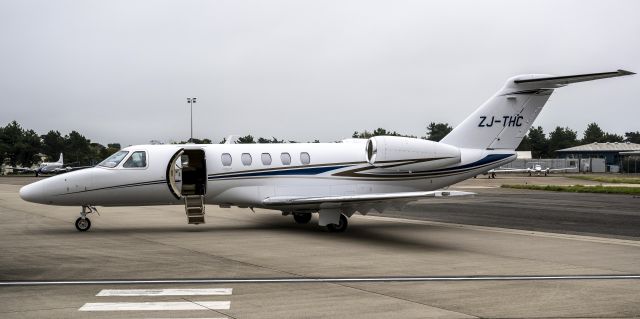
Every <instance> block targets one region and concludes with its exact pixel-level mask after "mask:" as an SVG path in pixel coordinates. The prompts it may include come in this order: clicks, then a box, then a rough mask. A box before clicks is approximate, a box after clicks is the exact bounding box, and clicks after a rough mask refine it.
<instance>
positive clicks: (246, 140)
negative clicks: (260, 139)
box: [237, 135, 256, 144]
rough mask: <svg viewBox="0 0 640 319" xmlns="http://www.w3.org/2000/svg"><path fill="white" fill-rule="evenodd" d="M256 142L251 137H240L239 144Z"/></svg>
mask: <svg viewBox="0 0 640 319" xmlns="http://www.w3.org/2000/svg"><path fill="white" fill-rule="evenodd" d="M255 142H256V141H254V140H253V136H251V135H247V136H242V137H239V138H238V141H237V143H238V144H254V143H255Z"/></svg>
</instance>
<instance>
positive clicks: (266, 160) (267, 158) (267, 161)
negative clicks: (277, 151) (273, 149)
mask: <svg viewBox="0 0 640 319" xmlns="http://www.w3.org/2000/svg"><path fill="white" fill-rule="evenodd" d="M260 158H261V159H262V165H271V154H269V153H262V155H261V156H260Z"/></svg>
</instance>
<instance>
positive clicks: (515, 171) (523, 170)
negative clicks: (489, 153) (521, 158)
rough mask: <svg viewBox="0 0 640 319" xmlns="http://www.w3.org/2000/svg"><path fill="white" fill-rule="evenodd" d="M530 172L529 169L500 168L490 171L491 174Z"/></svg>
mask: <svg viewBox="0 0 640 319" xmlns="http://www.w3.org/2000/svg"><path fill="white" fill-rule="evenodd" d="M530 171H531V170H530V169H528V168H498V169H493V170H490V171H489V173H528V172H530Z"/></svg>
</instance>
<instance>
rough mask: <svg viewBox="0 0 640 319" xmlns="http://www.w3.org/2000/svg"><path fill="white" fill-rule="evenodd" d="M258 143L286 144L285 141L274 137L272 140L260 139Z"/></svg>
mask: <svg viewBox="0 0 640 319" xmlns="http://www.w3.org/2000/svg"><path fill="white" fill-rule="evenodd" d="M258 143H260V144H274V143H284V140H279V139H277V138H275V137H272V138H271V139H267V138H264V137H260V138H258Z"/></svg>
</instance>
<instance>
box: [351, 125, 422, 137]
mask: <svg viewBox="0 0 640 319" xmlns="http://www.w3.org/2000/svg"><path fill="white" fill-rule="evenodd" d="M374 136H403V137H415V136H413V135H406V134H400V133H398V132H396V131H388V130H387V129H384V128H381V127H379V128H377V129H375V130H373V132H370V131H367V130H364V131H362V132H358V131H355V132H353V134H352V135H351V137H352V138H371V137H374Z"/></svg>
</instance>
